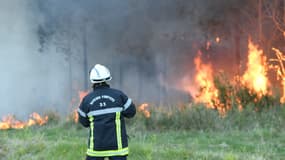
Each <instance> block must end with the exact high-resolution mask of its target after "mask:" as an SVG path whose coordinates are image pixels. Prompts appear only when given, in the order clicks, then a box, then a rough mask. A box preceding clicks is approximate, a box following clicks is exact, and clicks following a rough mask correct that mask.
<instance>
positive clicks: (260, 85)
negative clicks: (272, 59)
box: [241, 40, 269, 96]
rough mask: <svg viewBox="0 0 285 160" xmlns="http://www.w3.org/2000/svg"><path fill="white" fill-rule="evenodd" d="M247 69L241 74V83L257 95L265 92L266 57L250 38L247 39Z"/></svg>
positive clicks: (266, 84)
mask: <svg viewBox="0 0 285 160" xmlns="http://www.w3.org/2000/svg"><path fill="white" fill-rule="evenodd" d="M248 49H249V50H248V52H249V53H248V62H247V69H246V71H245V73H244V75H243V76H242V79H241V81H242V83H243V84H245V85H246V86H247V87H249V88H250V89H252V90H253V91H255V92H257V93H259V95H260V96H261V95H264V94H267V87H268V85H269V81H268V79H267V67H266V57H265V56H264V55H263V51H262V50H260V49H258V46H257V45H254V44H253V43H252V41H251V40H249V41H248Z"/></svg>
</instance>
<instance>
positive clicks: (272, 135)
mask: <svg viewBox="0 0 285 160" xmlns="http://www.w3.org/2000/svg"><path fill="white" fill-rule="evenodd" d="M198 111H199V110H198ZM281 111H282V112H281ZM196 112H197V110H195V111H193V110H190V111H183V112H181V113H180V114H181V115H179V117H181V119H182V120H180V121H181V122H180V121H179V120H178V119H177V117H176V118H175V117H172V118H173V119H172V118H170V117H169V116H168V117H164V116H162V115H158V114H156V115H155V113H153V114H152V117H151V118H149V119H146V118H143V115H142V114H140V113H139V114H138V115H137V117H136V118H135V119H133V120H132V121H129V122H128V132H129V136H130V140H129V141H130V155H129V158H128V159H130V160H173V159H176V160H192V159H193V160H199V159H201V160H244V159H247V160H269V159H270V160H284V159H285V128H284V123H283V122H284V121H283V120H284V119H283V115H284V113H285V112H284V109H283V110H279V111H277V112H274V115H273V113H267V114H266V115H268V116H267V118H266V117H262V115H261V114H258V116H256V115H250V116H249V115H248V113H246V112H245V114H244V115H239V116H237V117H235V118H230V119H229V118H219V116H218V117H216V116H215V114H213V113H212V112H211V111H208V110H206V111H205V110H204V109H202V110H200V111H199V112H201V113H199V115H200V116H199V117H196V118H195V117H193V115H198V114H197V113H196ZM208 112H209V113H208ZM183 114H186V115H189V117H190V116H192V118H191V117H190V119H187V118H185V117H184V116H185V115H183ZM191 114H192V115H191ZM254 114H255V113H254ZM210 115H212V116H210ZM205 116H207V117H205ZM243 116H244V117H243ZM232 117H233V116H232ZM249 117H251V118H250V119H249ZM252 117H255V118H252ZM257 117H261V119H263V120H262V121H266V122H264V123H259V122H258V121H257V119H256V118H257ZM284 117H285V116H284ZM205 119H206V120H205ZM244 119H245V120H244ZM162 120H163V122H164V123H162V122H160V121H162ZM174 120H176V121H175V122H174ZM183 120H184V121H183ZM249 120H251V121H249ZM177 121H178V122H179V123H178V122H177ZM246 121H247V122H246ZM275 121H276V122H275ZM183 123H185V124H184V125H185V126H187V124H188V125H190V126H191V125H192V126H193V124H195V123H198V124H199V125H198V126H200V127H197V126H193V128H191V127H188V128H187V127H185V126H184V127H179V126H181V125H183ZM216 123H217V124H216ZM207 124H209V125H207ZM245 124H251V125H245ZM156 125H160V126H156ZM163 125H165V126H163ZM167 126H168V127H167ZM230 126H231V127H230ZM87 136H88V129H85V128H82V127H80V126H79V124H74V123H71V122H62V121H59V122H51V123H49V124H47V125H45V126H42V127H31V128H26V129H23V130H7V131H0V159H1V160H2V159H3V160H83V159H84V157H85V150H86V144H87Z"/></svg>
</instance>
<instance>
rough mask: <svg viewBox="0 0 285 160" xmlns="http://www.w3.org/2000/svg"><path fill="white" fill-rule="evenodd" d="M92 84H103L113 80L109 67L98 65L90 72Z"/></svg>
mask: <svg viewBox="0 0 285 160" xmlns="http://www.w3.org/2000/svg"><path fill="white" fill-rule="evenodd" d="M89 78H90V81H91V83H102V82H106V81H110V80H111V79H112V77H111V74H110V71H109V69H108V68H107V67H105V66H103V65H101V64H96V65H95V66H94V67H93V68H92V69H91V70H90V72H89Z"/></svg>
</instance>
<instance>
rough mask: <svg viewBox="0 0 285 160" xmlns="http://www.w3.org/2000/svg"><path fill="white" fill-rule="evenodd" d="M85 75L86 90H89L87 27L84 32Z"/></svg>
mask: <svg viewBox="0 0 285 160" xmlns="http://www.w3.org/2000/svg"><path fill="white" fill-rule="evenodd" d="M83 73H84V75H83V76H84V83H83V84H84V86H83V87H84V90H85V91H87V90H88V59H87V35H86V27H84V30H83Z"/></svg>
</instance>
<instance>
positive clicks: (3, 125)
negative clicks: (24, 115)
mask: <svg viewBox="0 0 285 160" xmlns="http://www.w3.org/2000/svg"><path fill="white" fill-rule="evenodd" d="M47 122H48V116H45V117H41V116H40V115H39V114H38V113H36V112H34V113H32V114H31V115H30V118H29V119H28V120H27V121H26V122H23V121H19V120H17V119H16V118H15V117H14V116H12V115H7V116H4V117H3V118H2V121H1V122H0V130H7V129H11V128H13V129H23V128H26V127H30V126H34V125H40V126H42V125H44V124H46V123H47Z"/></svg>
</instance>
